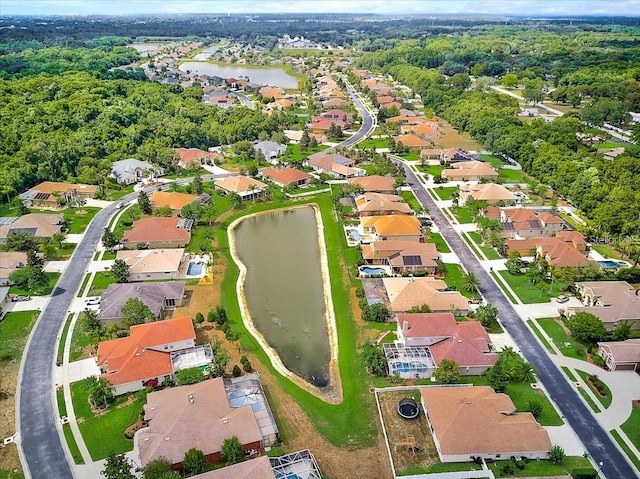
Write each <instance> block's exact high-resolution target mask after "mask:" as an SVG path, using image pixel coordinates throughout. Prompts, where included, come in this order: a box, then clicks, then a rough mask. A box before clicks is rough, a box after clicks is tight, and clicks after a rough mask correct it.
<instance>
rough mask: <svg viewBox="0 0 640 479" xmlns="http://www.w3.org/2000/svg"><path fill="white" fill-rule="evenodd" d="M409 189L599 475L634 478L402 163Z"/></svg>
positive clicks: (618, 452) (597, 425)
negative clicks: (532, 369)
mask: <svg viewBox="0 0 640 479" xmlns="http://www.w3.org/2000/svg"><path fill="white" fill-rule="evenodd" d="M403 166H404V169H405V174H406V178H407V181H408V183H409V185H410V186H411V189H412V190H413V192H414V193H415V195H416V197H417V198H418V201H419V202H420V204H421V205H422V206H423V207H425V208H427V209H428V211H429V213H430V215H431V218H432V219H433V222H434V223H435V224H436V225H437V226H438V228H439V229H440V232H441V233H442V235H443V236H444V237H446V239H447V241H448V243H449V245H450V246H451V248H452V249H453V251H454V252H455V253H456V254H457V255H458V257H459V258H460V261H461V262H462V263H463V264H464V266H465V268H466V269H467V270H468V271H472V272H474V273H475V275H476V277H477V278H478V280H479V283H480V290H481V292H482V294H483V296H484V297H485V298H486V300H487V301H488V302H489V303H491V304H493V305H494V306H496V307H497V308H498V310H499V311H500V321H501V322H502V324H503V326H504V327H505V328H507V329H508V331H509V333H510V334H511V336H512V337H513V339H514V340H515V342H516V344H517V345H518V346H519V348H520V350H521V351H522V353H523V354H524V356H525V357H526V359H527V361H529V362H530V363H531V364H532V365H533V366H534V367H535V369H536V370H537V372H538V375H539V377H540V379H541V381H542V382H543V384H544V385H545V388H546V390H547V392H548V394H549V396H550V397H551V399H552V400H553V401H554V402H555V403H556V404H557V405H558V407H559V408H560V411H561V412H562V414H563V418H564V420H565V421H568V422H569V424H570V425H571V427H573V429H574V430H575V432H576V434H577V435H578V437H579V438H580V440H581V441H582V442H583V444H584V445H585V447H586V448H587V450H588V451H589V454H590V455H591V457H592V458H593V459H594V460H595V462H596V463H599V462H602V463H603V466H602V472H603V474H605V475H606V477H608V478H611V479H618V478H620V479H622V478H632V477H638V476H637V474H638V473H637V472H636V471H635V469H634V468H633V467H632V466H631V465H630V464H629V462H628V459H627V458H626V457H625V456H624V455H623V454H622V453H621V452H620V451H619V449H618V447H617V445H616V444H614V442H613V441H612V440H611V437H610V436H609V435H608V434H607V432H606V431H604V430H603V429H602V427H601V426H600V424H599V423H598V420H597V419H596V418H595V417H594V415H593V414H592V413H591V410H589V409H587V407H586V406H585V405H584V403H583V402H582V400H581V399H580V398H579V397H578V393H577V392H576V390H575V389H574V388H573V387H572V386H571V385H570V384H569V382H568V381H567V380H566V379H565V377H564V375H563V374H562V372H561V371H560V370H559V369H558V367H557V366H556V365H555V364H554V363H553V361H551V359H550V358H549V357H548V355H547V352H546V351H545V350H544V349H543V348H542V346H540V343H538V341H537V340H536V338H534V336H533V334H532V333H531V331H530V330H529V328H528V327H527V326H526V324H525V323H524V321H523V320H522V319H521V318H519V317H518V313H516V311H515V310H514V309H513V307H512V305H511V303H510V302H509V301H508V299H507V298H506V296H505V295H504V293H503V292H502V290H501V289H500V288H499V287H498V286H497V285H496V283H495V282H494V281H493V279H492V278H491V277H490V276H489V274H488V273H487V272H486V271H485V270H484V269H483V268H482V266H481V265H480V262H479V261H478V260H477V258H476V257H475V256H474V255H473V254H472V253H471V251H470V250H469V248H468V247H467V245H466V244H465V242H464V241H463V240H462V238H461V237H460V236H459V235H458V234H457V233H456V232H455V231H454V229H453V227H452V226H451V224H450V223H449V222H448V221H447V219H446V218H445V216H444V214H443V213H442V211H440V208H438V206H436V203H435V201H434V200H433V199H432V198H431V196H430V195H429V194H428V193H427V191H426V189H425V188H424V187H423V186H422V185H421V184H420V181H419V180H418V178H417V177H416V175H415V173H414V172H413V171H412V170H411V168H409V166H408V165H407V164H405V163H403Z"/></svg>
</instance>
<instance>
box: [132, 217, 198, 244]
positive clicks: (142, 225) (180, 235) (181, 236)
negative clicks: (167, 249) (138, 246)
mask: <svg viewBox="0 0 640 479" xmlns="http://www.w3.org/2000/svg"><path fill="white" fill-rule="evenodd" d="M178 221H179V218H142V219H140V220H138V221H136V222H135V223H134V224H133V229H131V230H128V231H125V232H124V235H123V236H122V241H123V242H125V243H134V242H135V243H144V242H147V241H184V242H185V243H187V242H188V241H189V238H190V235H191V233H190V232H189V231H188V230H186V229H179V228H178V227H177V226H178Z"/></svg>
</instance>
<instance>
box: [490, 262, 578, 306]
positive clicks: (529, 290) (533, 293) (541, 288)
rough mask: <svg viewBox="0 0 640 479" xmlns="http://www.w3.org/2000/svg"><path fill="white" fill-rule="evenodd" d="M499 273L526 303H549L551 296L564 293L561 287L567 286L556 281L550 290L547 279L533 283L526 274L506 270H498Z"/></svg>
mask: <svg viewBox="0 0 640 479" xmlns="http://www.w3.org/2000/svg"><path fill="white" fill-rule="evenodd" d="M498 274H500V276H502V277H503V278H504V279H505V281H506V282H507V283H508V284H509V286H511V289H513V291H514V293H516V294H517V295H518V298H520V301H522V302H523V303H524V304H533V303H548V302H549V301H550V299H551V297H554V296H558V295H560V294H562V291H561V288H562V287H564V286H565V284H558V283H557V282H554V283H553V285H551V290H550V285H549V284H548V283H547V282H546V281H545V282H543V283H541V284H540V283H539V284H536V285H533V284H531V280H530V279H529V278H528V277H527V276H526V275H524V274H522V275H513V274H511V273H509V271H506V270H502V271H498Z"/></svg>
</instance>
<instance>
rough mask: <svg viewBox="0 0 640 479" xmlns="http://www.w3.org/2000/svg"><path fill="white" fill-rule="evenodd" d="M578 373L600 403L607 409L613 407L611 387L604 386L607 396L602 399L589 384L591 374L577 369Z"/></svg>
mask: <svg viewBox="0 0 640 479" xmlns="http://www.w3.org/2000/svg"><path fill="white" fill-rule="evenodd" d="M576 373H578V375H579V376H580V377H581V378H582V380H583V381H584V382H585V383H586V385H587V387H590V388H591V390H592V391H593V394H594V395H595V397H596V398H597V399H598V401H600V403H602V405H603V406H604V408H605V409H606V408H608V407H609V406H611V401H613V395H612V394H611V389H609V387H608V386H607V385H606V384H604V390H605V394H606V395H605V397H602V396H601V395H600V393H599V392H598V391H597V390H596V389H595V388H594V387H593V386H592V385H591V383H590V382H589V376H590V374H589V373H587V372H585V371H580V370H579V369H576ZM639 426H640V425H639Z"/></svg>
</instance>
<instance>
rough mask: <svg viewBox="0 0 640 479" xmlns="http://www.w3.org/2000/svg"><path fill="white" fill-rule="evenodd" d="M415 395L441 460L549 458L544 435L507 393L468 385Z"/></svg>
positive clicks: (543, 431) (435, 389)
mask: <svg viewBox="0 0 640 479" xmlns="http://www.w3.org/2000/svg"><path fill="white" fill-rule="evenodd" d="M420 395H421V403H422V408H423V411H424V412H425V415H426V417H427V420H428V422H429V426H430V429H431V431H432V432H433V440H434V442H435V445H436V449H437V450H438V455H439V456H440V460H441V461H442V462H466V461H472V460H473V459H474V458H476V457H482V458H484V459H493V460H496V459H501V458H509V457H511V456H520V457H526V458H527V459H547V458H548V457H549V452H550V451H551V440H550V439H549V434H548V433H547V431H546V430H545V429H544V428H543V427H542V426H541V425H540V424H538V422H537V421H536V420H535V418H534V417H533V415H532V414H531V413H530V412H526V413H518V412H516V408H515V406H514V405H513V402H512V401H511V399H510V398H509V396H507V395H506V394H497V393H495V392H494V390H493V389H492V388H491V387H489V386H472V387H429V388H420Z"/></svg>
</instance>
